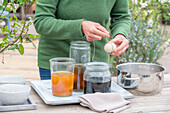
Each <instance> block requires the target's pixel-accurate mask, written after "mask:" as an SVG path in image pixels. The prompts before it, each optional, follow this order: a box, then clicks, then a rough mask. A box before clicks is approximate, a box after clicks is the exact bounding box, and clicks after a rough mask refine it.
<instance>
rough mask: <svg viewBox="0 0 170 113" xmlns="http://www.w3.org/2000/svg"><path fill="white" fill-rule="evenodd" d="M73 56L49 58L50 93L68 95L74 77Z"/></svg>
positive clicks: (70, 91)
mask: <svg viewBox="0 0 170 113" xmlns="http://www.w3.org/2000/svg"><path fill="white" fill-rule="evenodd" d="M74 64H75V60H74V59H73V58H52V59H50V68H51V81H52V93H53V95H54V96H70V95H71V94H72V91H73V81H74V80H73V79H74Z"/></svg>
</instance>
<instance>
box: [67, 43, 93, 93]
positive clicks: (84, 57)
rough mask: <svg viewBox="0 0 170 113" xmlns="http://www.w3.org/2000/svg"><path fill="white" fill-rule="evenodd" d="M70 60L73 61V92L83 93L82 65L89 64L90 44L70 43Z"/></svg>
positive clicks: (83, 68)
mask: <svg viewBox="0 0 170 113" xmlns="http://www.w3.org/2000/svg"><path fill="white" fill-rule="evenodd" d="M70 58H74V59H75V68H74V87H73V89H74V91H83V74H84V71H85V67H84V64H85V63H88V62H90V43H88V42H86V41H72V42H71V46H70Z"/></svg>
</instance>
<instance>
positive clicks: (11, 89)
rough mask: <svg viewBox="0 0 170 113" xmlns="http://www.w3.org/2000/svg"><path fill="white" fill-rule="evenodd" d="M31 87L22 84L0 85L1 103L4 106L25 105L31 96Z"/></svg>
mask: <svg viewBox="0 0 170 113" xmlns="http://www.w3.org/2000/svg"><path fill="white" fill-rule="evenodd" d="M30 91H31V87H30V86H27V85H20V84H3V85H0V102H1V103H2V104H4V105H18V104H23V103H24V102H25V101H26V100H27V99H28V98H29V95H30Z"/></svg>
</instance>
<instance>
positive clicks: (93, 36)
mask: <svg viewBox="0 0 170 113" xmlns="http://www.w3.org/2000/svg"><path fill="white" fill-rule="evenodd" d="M81 28H82V32H83V33H84V35H85V36H86V39H87V41H93V40H101V38H102V37H110V35H109V32H108V31H107V30H106V29H105V28H104V27H103V26H101V25H100V24H99V23H95V22H91V21H83V22H82V23H81Z"/></svg>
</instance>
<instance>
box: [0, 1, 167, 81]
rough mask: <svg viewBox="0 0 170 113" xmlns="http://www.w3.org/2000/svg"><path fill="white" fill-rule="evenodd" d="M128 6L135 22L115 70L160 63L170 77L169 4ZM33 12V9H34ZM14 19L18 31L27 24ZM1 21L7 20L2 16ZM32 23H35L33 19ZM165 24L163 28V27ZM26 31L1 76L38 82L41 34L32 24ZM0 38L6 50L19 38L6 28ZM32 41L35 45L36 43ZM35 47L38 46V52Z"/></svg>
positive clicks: (5, 57) (7, 55)
mask: <svg viewBox="0 0 170 113" xmlns="http://www.w3.org/2000/svg"><path fill="white" fill-rule="evenodd" d="M17 1H18V2H19V1H22V0H17ZM12 2H13V1H12ZM35 2H36V1H35ZM31 3H32V1H30V2H28V3H25V2H22V3H17V2H13V4H12V5H11V4H10V5H9V6H8V7H16V6H17V4H19V5H20V6H23V5H24V6H25V8H27V7H28V6H29V5H28V4H31ZM129 4H130V9H129V10H130V12H131V22H132V24H131V30H130V32H129V41H130V43H129V44H130V47H129V49H128V50H127V51H126V53H124V54H122V55H121V56H119V57H114V56H112V57H111V60H110V63H111V64H112V65H113V67H115V66H116V65H118V64H120V63H124V62H149V63H157V64H160V65H162V66H164V67H165V68H166V71H165V73H168V74H170V35H169V34H170V25H166V24H168V21H169V20H170V18H169V17H170V13H169V11H170V8H169V6H170V2H169V0H129ZM4 5H5V4H4ZM34 7H35V5H34ZM31 8H33V7H32V6H31ZM21 9H22V8H20V11H21ZM34 9H35V8H34ZM8 10H10V12H12V13H13V14H16V13H17V12H18V8H17V10H16V9H15V8H11V9H10V8H8ZM26 13H28V15H29V14H30V13H32V14H33V13H34V10H32V11H30V10H29V11H28V12H26ZM11 17H13V18H10V25H11V29H13V28H14V27H15V26H14V23H18V24H19V25H21V26H18V27H17V28H20V27H22V26H23V25H24V20H20V19H18V18H17V17H15V16H13V15H11ZM1 18H6V17H2V16H1ZM23 19H24V18H23ZM29 19H30V20H32V19H31V18H29ZM29 19H28V18H27V20H26V22H25V23H26V25H27V24H29V23H30V22H31V21H30V20H29ZM162 21H163V23H164V24H162ZM15 25H16V24H15ZM16 26H17V25H16ZM25 30H26V31H27V32H24V33H23V35H22V36H21V37H19V40H18V43H16V44H13V45H12V46H9V48H8V49H10V50H6V51H4V52H2V53H0V75H21V76H25V77H26V78H27V79H39V71H38V66H37V47H38V37H36V38H35V37H33V36H32V35H34V36H36V35H38V34H37V33H36V31H35V28H34V26H33V24H30V25H29V26H28V28H25ZM9 34H10V36H9ZM25 34H26V35H25ZM0 35H1V36H0V48H1V47H3V46H2V45H3V44H4V45H5V44H6V45H8V44H10V43H11V42H10V41H9V40H11V38H16V37H17V36H19V35H17V34H15V36H16V37H15V36H14V35H13V34H12V33H11V32H9V31H8V28H7V27H1V30H0ZM12 36H14V37H12ZM24 36H28V37H24ZM31 41H33V43H32V42H31ZM30 42H31V43H30ZM34 44H35V45H34ZM34 46H36V48H35V47H34ZM4 47H5V46H4ZM10 47H11V48H10ZM23 48H24V49H23ZM23 53H24V54H23ZM21 54H23V55H21ZM1 62H2V63H1ZM3 62H4V63H3ZM113 72H114V73H116V70H113Z"/></svg>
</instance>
